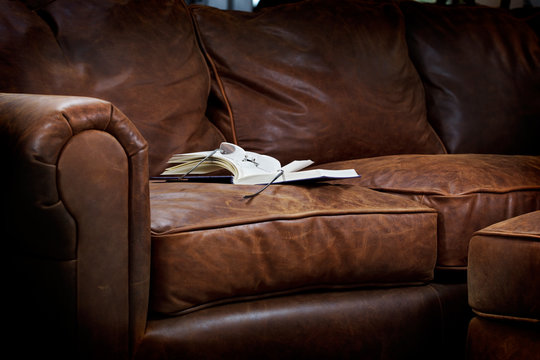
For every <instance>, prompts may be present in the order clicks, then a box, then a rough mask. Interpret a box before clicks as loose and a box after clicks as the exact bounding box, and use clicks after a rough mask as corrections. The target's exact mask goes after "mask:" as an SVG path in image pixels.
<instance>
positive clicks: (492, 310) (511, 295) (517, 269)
mask: <svg viewBox="0 0 540 360" xmlns="http://www.w3.org/2000/svg"><path fill="white" fill-rule="evenodd" d="M468 283H469V304H470V305H471V307H472V308H473V309H474V310H476V311H478V312H479V313H482V314H483V316H488V317H489V316H493V317H506V318H523V319H530V320H535V321H536V322H540V305H539V302H538V299H540V211H535V212H532V213H528V214H524V215H521V216H518V217H515V218H512V219H510V220H506V221H503V222H500V223H497V224H495V225H492V226H490V227H488V228H486V229H483V230H481V231H479V232H477V233H476V234H475V236H474V237H473V238H472V239H471V243H470V247H469V271H468Z"/></svg>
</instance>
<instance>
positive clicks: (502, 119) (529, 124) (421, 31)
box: [401, 2, 540, 155]
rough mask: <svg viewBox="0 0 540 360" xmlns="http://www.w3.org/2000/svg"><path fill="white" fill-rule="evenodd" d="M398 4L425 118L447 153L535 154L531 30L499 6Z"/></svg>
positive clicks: (536, 77) (538, 105)
mask: <svg viewBox="0 0 540 360" xmlns="http://www.w3.org/2000/svg"><path fill="white" fill-rule="evenodd" d="M401 9H402V10H403V13H404V15H405V23H406V27H407V41H408V45H409V51H410V56H411V58H412V60H413V62H414V64H415V66H416V69H417V70H418V72H419V74H420V76H421V78H422V80H423V83H424V88H425V90H426V101H427V103H426V106H427V111H428V120H429V121H430V123H431V124H432V126H433V127H434V129H435V130H436V131H437V133H438V134H439V136H440V137H441V139H442V140H443V142H444V144H445V146H446V149H447V150H448V152H450V153H495V154H529V155H531V154H532V155H540V40H539V38H538V36H537V34H536V33H535V32H534V31H533V28H532V27H530V26H529V25H528V24H527V22H526V21H525V20H521V19H518V18H515V17H513V16H511V14H510V12H508V11H506V10H504V9H498V8H489V7H471V6H463V7H448V6H437V5H429V4H419V3H415V2H405V3H402V4H401ZM527 20H529V21H531V20H530V19H527ZM531 24H532V21H531Z"/></svg>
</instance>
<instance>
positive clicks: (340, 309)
mask: <svg viewBox="0 0 540 360" xmlns="http://www.w3.org/2000/svg"><path fill="white" fill-rule="evenodd" d="M440 301H441V300H440V295H439V294H438V293H437V292H436V291H434V290H433V288H431V286H429V285H427V286H418V287H404V288H399V287H397V288H393V289H385V290H379V289H370V290H356V291H342V292H339V291H334V292H326V293H309V294H299V295H290V296H285V297H274V298H269V299H259V300H255V301H244V302H237V303H233V304H228V305H225V306H218V307H212V308H208V309H204V310H202V311H197V312H193V313H190V314H187V315H184V316H177V317H169V318H165V319H156V320H150V321H149V323H148V329H147V333H146V336H145V338H144V340H143V342H142V344H141V346H140V347H139V349H138V351H137V353H136V354H135V359H141V360H142V359H145V360H150V359H246V360H248V359H249V360H251V359H294V360H296V359H387V360H401V359H403V360H405V359H437V358H440V357H441V356H440V355H441V354H448V349H445V348H443V347H442V346H441V334H442V329H441V322H440V320H439V319H440V317H441V307H440ZM463 344H464V340H463Z"/></svg>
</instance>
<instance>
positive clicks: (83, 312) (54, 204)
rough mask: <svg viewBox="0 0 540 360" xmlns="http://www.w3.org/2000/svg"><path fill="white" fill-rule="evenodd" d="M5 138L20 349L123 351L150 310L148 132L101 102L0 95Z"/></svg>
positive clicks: (12, 296)
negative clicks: (145, 132)
mask: <svg viewBox="0 0 540 360" xmlns="http://www.w3.org/2000/svg"><path fill="white" fill-rule="evenodd" d="M0 144H1V145H0V147H1V150H2V151H1V154H2V156H3V157H4V159H5V161H4V164H3V166H4V170H3V174H4V175H3V176H2V180H1V182H2V187H1V189H2V192H3V193H4V194H3V197H2V201H3V205H2V207H3V210H4V211H3V214H5V215H4V216H2V219H3V222H4V224H3V225H4V226H3V233H4V235H5V236H6V238H5V241H4V246H5V247H4V251H6V253H5V257H6V258H7V259H6V260H5V263H4V264H5V265H6V266H7V267H8V268H7V273H6V274H7V276H8V286H9V287H8V291H7V295H8V296H7V297H8V300H10V303H11V304H10V308H8V310H7V311H8V312H10V314H9V315H10V316H9V320H10V321H12V327H11V329H13V331H11V336H12V337H13V339H12V340H13V342H12V345H13V346H17V345H14V344H17V343H18V346H22V347H18V349H17V350H18V356H19V355H20V352H21V350H22V351H23V352H28V353H31V354H32V355H35V354H34V352H39V355H41V356H40V357H47V356H48V355H51V356H53V357H54V358H71V359H75V358H83V359H90V358H92V359H93V358H100V359H109V358H110V359H124V358H128V357H129V353H130V349H132V347H133V346H134V344H136V342H137V339H138V338H139V337H140V336H141V335H142V333H143V332H144V327H145V323H146V315H147V314H146V311H147V301H148V286H149V273H150V270H149V266H150V229H149V228H150V225H149V224H150V215H149V212H150V211H149V196H148V154H147V144H146V141H145V140H144V138H143V137H142V136H141V135H140V133H139V132H138V131H137V129H136V128H135V126H134V125H133V124H132V123H131V122H130V121H129V120H128V119H127V117H126V116H125V115H123V114H122V113H121V112H120V111H119V110H118V109H116V108H115V107H114V106H112V105H111V104H110V103H108V102H105V101H101V100H97V99H93V98H83V97H67V96H50V95H28V94H0ZM8 328H9V327H8ZM21 342H22V343H21ZM19 358H25V357H24V356H22V357H19Z"/></svg>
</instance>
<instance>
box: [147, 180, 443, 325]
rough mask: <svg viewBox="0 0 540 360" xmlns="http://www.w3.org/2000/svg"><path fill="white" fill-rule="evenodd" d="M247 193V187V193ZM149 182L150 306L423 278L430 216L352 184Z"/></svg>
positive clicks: (428, 262)
mask: <svg viewBox="0 0 540 360" xmlns="http://www.w3.org/2000/svg"><path fill="white" fill-rule="evenodd" d="M250 188H251V189H250ZM253 188H257V187H251V186H248V187H246V186H235V185H226V184H220V185H216V184H171V183H165V184H163V183H154V184H152V185H151V207H152V234H153V235H152V294H151V302H152V305H151V308H152V310H154V311H156V312H160V313H168V314H171V313H177V312H181V311H185V310H188V309H191V308H196V307H200V306H204V305H208V304H215V303H220V302H229V301H232V300H234V299H244V298H249V297H260V296H268V295H269V294H274V293H278V292H293V291H298V290H302V289H308V288H324V287H347V286H357V285H376V286H384V285H391V284H396V283H402V284H407V283H408V284H410V283H419V282H424V281H429V280H430V279H431V278H432V276H433V267H434V264H435V254H436V214H435V212H434V211H433V210H431V209H429V208H426V207H423V206H421V205H419V204H416V203H414V202H411V201H408V200H406V199H401V198H399V197H395V196H390V195H386V194H380V193H377V192H374V191H371V190H369V189H365V188H362V187H355V186H347V185H346V186H339V185H320V186H313V187H299V186H272V187H270V188H269V189H267V190H265V192H264V193H263V194H264V195H263V194H261V195H259V196H258V197H256V198H255V199H253V200H252V201H251V202H249V201H247V200H244V199H242V195H243V194H245V193H246V191H250V190H252V189H253Z"/></svg>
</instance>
